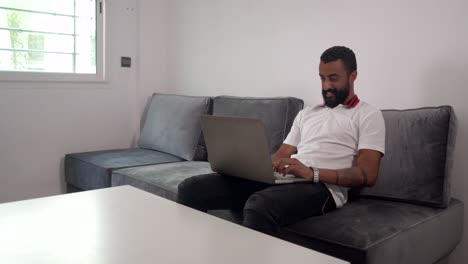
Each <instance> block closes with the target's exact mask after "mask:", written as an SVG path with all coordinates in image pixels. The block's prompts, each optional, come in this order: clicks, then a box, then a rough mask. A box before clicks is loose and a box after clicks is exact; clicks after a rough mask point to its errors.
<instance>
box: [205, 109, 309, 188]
mask: <svg viewBox="0 0 468 264" xmlns="http://www.w3.org/2000/svg"><path fill="white" fill-rule="evenodd" d="M201 125H202V130H203V134H204V137H205V143H206V147H207V149H208V160H209V162H210V165H211V169H212V170H213V171H215V172H217V173H220V174H223V175H228V176H234V177H240V178H244V179H248V180H253V181H259V182H264V183H269V184H285V183H296V182H310V181H311V180H308V179H304V178H299V177H296V176H294V175H289V174H286V175H283V174H281V173H278V172H275V171H274V170H273V165H272V162H271V157H270V151H269V148H268V141H267V137H266V130H265V126H264V125H263V123H262V122H261V121H260V120H258V119H251V118H239V117H223V116H208V115H202V116H201Z"/></svg>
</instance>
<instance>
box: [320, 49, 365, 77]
mask: <svg viewBox="0 0 468 264" xmlns="http://www.w3.org/2000/svg"><path fill="white" fill-rule="evenodd" d="M340 59H341V60H342V61H343V64H344V65H345V67H346V72H348V74H351V73H352V72H353V71H355V70H357V64H356V55H354V52H353V51H352V50H351V49H350V48H347V47H344V46H334V47H331V48H329V49H327V50H326V51H324V52H323V53H322V56H320V60H321V61H323V62H324V63H329V62H332V61H336V60H340Z"/></svg>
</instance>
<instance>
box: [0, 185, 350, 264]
mask: <svg viewBox="0 0 468 264" xmlns="http://www.w3.org/2000/svg"><path fill="white" fill-rule="evenodd" d="M0 263H9V264H11V263H28V264H31V263H34V264H39V263H44V264H45V263H47V264H56V263H57V264H58V263H60V264H65V263H80V264H81V263H86V264H94V263H95V264H107V263H112V264H119V263H125V264H129V263H132V264H133V263H135V264H136V263H151V264H155V263H161V264H166V263H174V264H176V263H177V264H181V263H200V264H209V263H216V264H219V263H228V264H229V263H233V264H244V263H256V264H260V263H266V264H276V263H277V264H292V263H307V264H311V263H320V264H324V263H330V264H332V263H333V264H341V263H347V262H345V261H342V260H339V259H336V258H333V257H330V256H327V255H324V254H321V253H319V252H315V251H313V250H310V249H306V248H303V247H300V246H297V245H294V244H292V243H289V242H286V241H283V240H280V239H276V238H273V237H270V236H267V235H264V234H262V233H259V232H256V231H253V230H250V229H247V228H244V227H242V226H239V225H236V224H233V223H230V222H227V221H224V220H221V219H218V218H216V217H214V216H211V215H208V214H204V213H201V212H198V211H196V210H193V209H191V208H188V207H185V206H182V205H179V204H177V203H174V202H171V201H169V200H166V199H164V198H161V197H158V196H156V195H153V194H150V193H147V192H144V191H141V190H139V189H136V188H133V187H130V186H121V187H115V188H108V189H101V190H97V191H88V192H81V193H73V194H66V195H59V196H53V197H47V198H40V199H33V200H27V201H21V202H13V203H5V204H0Z"/></svg>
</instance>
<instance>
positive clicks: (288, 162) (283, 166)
mask: <svg viewBox="0 0 468 264" xmlns="http://www.w3.org/2000/svg"><path fill="white" fill-rule="evenodd" d="M273 167H274V170H275V171H277V172H279V173H282V174H292V175H294V176H296V177H301V178H304V179H312V178H313V176H314V173H313V172H312V170H311V169H310V168H309V167H307V166H306V165H304V164H303V163H302V162H300V161H299V160H298V159H296V158H292V159H291V158H282V159H278V160H276V161H275V162H274V164H273Z"/></svg>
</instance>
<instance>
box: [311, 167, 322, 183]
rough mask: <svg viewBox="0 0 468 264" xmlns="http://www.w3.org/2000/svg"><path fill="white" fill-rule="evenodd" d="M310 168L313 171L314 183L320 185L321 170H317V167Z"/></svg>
mask: <svg viewBox="0 0 468 264" xmlns="http://www.w3.org/2000/svg"><path fill="white" fill-rule="evenodd" d="M309 168H310V170H311V171H312V181H313V182H314V183H319V182H320V170H319V168H316V167H309Z"/></svg>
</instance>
